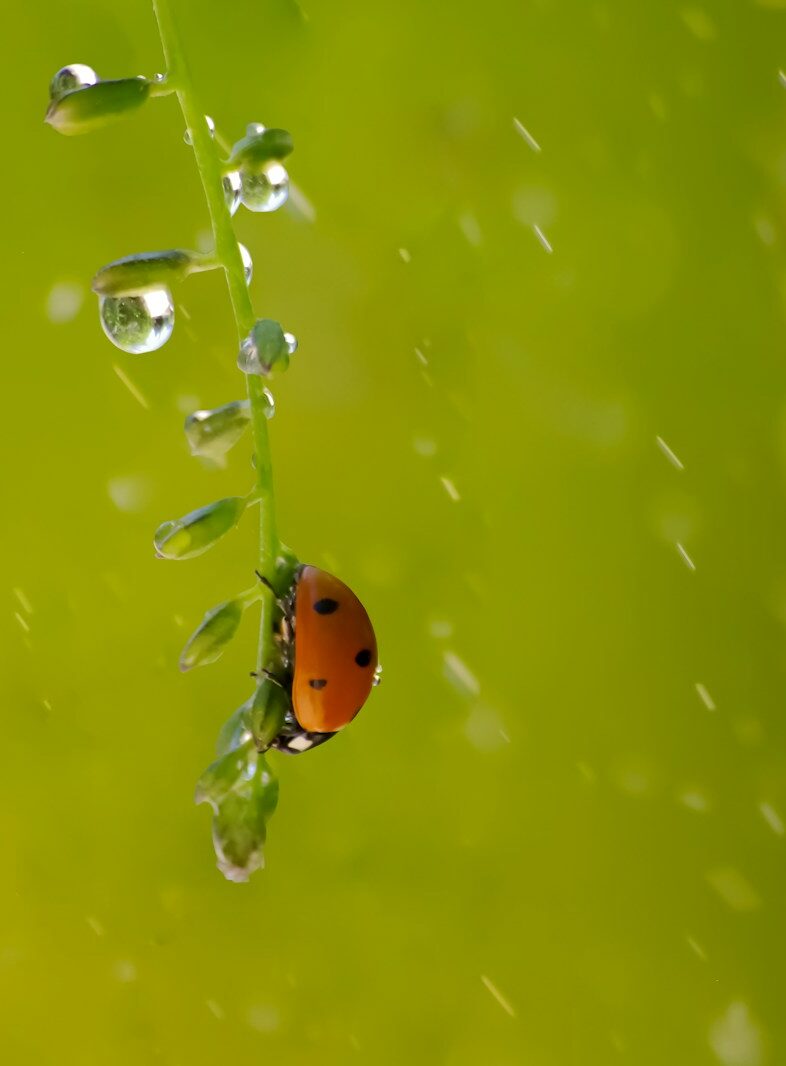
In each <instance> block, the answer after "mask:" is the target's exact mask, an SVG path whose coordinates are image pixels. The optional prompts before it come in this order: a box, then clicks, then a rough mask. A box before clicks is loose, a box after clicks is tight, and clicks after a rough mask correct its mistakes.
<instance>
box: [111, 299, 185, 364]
mask: <svg viewBox="0 0 786 1066" xmlns="http://www.w3.org/2000/svg"><path fill="white" fill-rule="evenodd" d="M99 314H100V316H101V325H102V327H103V330H104V333H106V335H107V337H109V339H110V341H111V342H112V343H113V344H114V345H116V347H118V348H120V349H121V351H124V352H130V353H131V354H133V355H141V354H144V353H146V352H154V351H156V349H157V348H160V347H161V346H162V345H164V344H166V342H167V341H168V340H169V338H170V337H171V336H172V330H173V329H174V328H175V305H174V304H173V302H172V293H171V292H170V291H169V289H167V288H166V287H165V286H161V287H160V288H156V289H150V290H149V291H147V292H142V293H139V294H137V295H133V296H101V297H100V299H99Z"/></svg>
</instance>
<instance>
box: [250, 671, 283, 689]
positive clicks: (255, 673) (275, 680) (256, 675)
mask: <svg viewBox="0 0 786 1066" xmlns="http://www.w3.org/2000/svg"><path fill="white" fill-rule="evenodd" d="M249 677H253V678H254V680H255V681H260V680H261V679H262V678H263V677H265V678H267V680H268V681H272V682H273V684H274V685H278V687H279V688H280V689H284V691H286V687H287V686H286V682H285V681H282V680H281V678H279V677H276V675H275V674H274V673H273V672H272V671H271V670H252V671H251V673H250V674H249Z"/></svg>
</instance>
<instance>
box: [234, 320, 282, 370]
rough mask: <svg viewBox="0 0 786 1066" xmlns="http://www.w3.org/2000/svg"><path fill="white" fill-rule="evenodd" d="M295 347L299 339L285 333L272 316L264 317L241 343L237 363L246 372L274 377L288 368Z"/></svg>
mask: <svg viewBox="0 0 786 1066" xmlns="http://www.w3.org/2000/svg"><path fill="white" fill-rule="evenodd" d="M293 345H294V347H293ZM295 348H297V341H296V340H295V338H294V337H293V335H292V334H291V333H289V334H287V333H284V331H283V329H282V328H281V325H280V324H279V323H278V322H275V321H274V320H273V319H272V318H262V319H260V320H259V321H258V322H255V323H254V325H253V327H252V329H251V332H250V333H249V334H248V336H247V337H245V338H244V340H243V343H242V344H241V345H240V352H239V353H238V357H237V365H238V366H239V367H240V369H241V370H242V371H243V373H244V374H260V375H262V376H263V377H273V376H274V374H276V373H279V372H281V371H283V370H286V368H287V367H288V366H289V357H290V355H291V353H292V352H293V351H294V350H295Z"/></svg>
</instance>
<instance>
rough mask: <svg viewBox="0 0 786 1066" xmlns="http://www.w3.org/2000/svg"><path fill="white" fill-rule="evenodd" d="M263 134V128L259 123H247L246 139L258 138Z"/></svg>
mask: <svg viewBox="0 0 786 1066" xmlns="http://www.w3.org/2000/svg"><path fill="white" fill-rule="evenodd" d="M264 132H265V127H264V126H263V125H262V123H261V122H249V124H248V125H247V126H246V136H247V137H258V136H259V134H260V133H264Z"/></svg>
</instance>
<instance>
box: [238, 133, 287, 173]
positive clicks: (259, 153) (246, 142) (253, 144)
mask: <svg viewBox="0 0 786 1066" xmlns="http://www.w3.org/2000/svg"><path fill="white" fill-rule="evenodd" d="M294 147H295V146H294V144H293V143H292V134H291V133H288V132H287V130H261V131H259V132H252V133H249V135H248V136H247V137H243V138H242V139H241V140H239V141H238V142H237V143H236V144H234V145H233V146H232V153H231V155H230V157H229V159H228V161H227V164H226V166H227V170H237V169H238V168H239V167H243V168H245V169H246V170H250V171H253V170H259V169H261V168H262V167H263V166H264V165H265V163H268V162H269V161H270V160H271V159H276V160H281V159H286V157H287V156H288V155H289V153H290V152H291V151H292V149H293V148H294Z"/></svg>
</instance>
